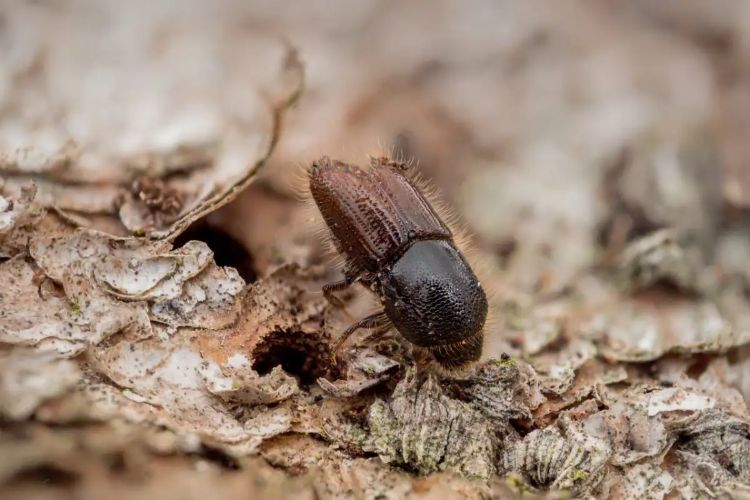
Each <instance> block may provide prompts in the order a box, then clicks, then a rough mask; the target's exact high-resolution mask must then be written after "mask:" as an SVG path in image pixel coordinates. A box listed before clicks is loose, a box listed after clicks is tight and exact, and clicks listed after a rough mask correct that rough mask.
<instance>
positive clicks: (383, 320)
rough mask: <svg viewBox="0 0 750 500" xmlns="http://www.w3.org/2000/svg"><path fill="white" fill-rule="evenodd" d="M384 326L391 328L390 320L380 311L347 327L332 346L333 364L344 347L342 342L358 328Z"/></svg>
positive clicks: (379, 327)
mask: <svg viewBox="0 0 750 500" xmlns="http://www.w3.org/2000/svg"><path fill="white" fill-rule="evenodd" d="M386 326H388V327H390V326H391V320H390V319H389V318H388V316H386V314H385V311H380V312H377V313H375V314H371V315H369V316H367V317H366V318H362V319H361V320H359V321H357V322H356V323H354V324H353V325H351V326H349V328H347V329H346V330H344V333H342V334H341V337H340V338H339V339H338V340H337V341H336V343H335V344H334V345H333V350H332V351H331V355H332V357H333V362H334V364H335V363H336V355H337V354H338V352H339V350H340V349H341V347H342V346H343V345H344V342H346V341H347V339H348V338H349V337H350V336H351V335H352V334H353V333H354V332H356V331H357V330H359V329H360V328H378V329H381V328H385V327H386Z"/></svg>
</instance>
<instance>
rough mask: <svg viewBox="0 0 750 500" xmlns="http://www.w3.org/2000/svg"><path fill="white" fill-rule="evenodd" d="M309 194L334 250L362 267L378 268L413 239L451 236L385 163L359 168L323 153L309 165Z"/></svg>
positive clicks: (408, 183) (406, 180) (419, 196)
mask: <svg viewBox="0 0 750 500" xmlns="http://www.w3.org/2000/svg"><path fill="white" fill-rule="evenodd" d="M310 192H311V193H312V196H313V198H314V200H315V203H316V204H317V206H318V208H319V209H320V212H321V214H322V215H323V218H324V219H325V222H326V225H327V226H328V227H329V228H330V230H331V233H332V234H333V237H334V239H335V240H336V246H337V248H338V250H339V251H340V252H341V253H343V254H345V256H346V257H347V258H348V259H349V260H350V261H351V263H352V264H354V266H355V267H356V268H359V269H362V270H367V271H371V272H377V271H379V270H380V268H381V267H382V266H383V265H384V264H386V263H389V262H391V261H393V259H395V258H396V257H398V255H400V253H402V252H403V251H404V250H405V249H406V247H407V246H408V245H409V244H411V243H413V242H414V241H418V240H424V239H446V240H448V239H450V238H451V232H450V230H449V229H448V227H447V226H446V225H445V224H444V223H443V222H442V221H441V220H440V218H439V217H438V215H437V214H436V213H435V211H434V210H433V209H432V207H431V206H430V204H429V203H428V202H427V200H425V198H424V197H423V196H422V194H421V193H420V192H419V190H418V189H417V188H416V187H415V186H414V185H413V184H412V182H411V180H410V179H409V178H408V177H406V176H405V175H404V174H403V173H401V172H400V171H399V170H397V168H395V167H393V166H391V165H390V164H387V163H385V162H377V161H376V162H375V163H374V164H373V166H372V168H369V169H362V168H359V167H357V166H353V165H348V164H345V163H342V162H338V161H331V160H330V159H328V158H325V157H324V158H322V159H321V160H319V161H317V162H314V163H313V166H312V170H311V175H310Z"/></svg>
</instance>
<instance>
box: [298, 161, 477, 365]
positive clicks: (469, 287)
mask: <svg viewBox="0 0 750 500" xmlns="http://www.w3.org/2000/svg"><path fill="white" fill-rule="evenodd" d="M371 163H372V164H371V166H370V168H359V167H357V166H354V165H348V164H345V163H342V162H339V161H332V160H330V159H329V158H327V157H324V158H322V159H320V160H318V161H316V162H313V165H312V169H311V170H310V192H311V194H312V197H313V199H314V200H315V203H316V205H317V206H318V209H319V210H320V212H321V214H322V215H323V219H324V220H325V223H326V225H327V226H328V228H329V229H330V231H331V234H332V237H333V242H334V244H335V246H336V249H337V250H338V252H339V253H340V254H342V255H343V256H344V259H345V267H344V279H343V280H342V281H339V282H336V283H331V284H329V285H326V286H325V287H323V292H324V294H325V296H326V298H327V299H328V300H329V301H330V302H331V303H333V304H336V305H340V301H339V300H338V298H337V297H336V296H335V295H334V294H333V293H334V292H335V291H338V290H343V289H345V288H347V287H349V286H351V285H352V284H353V283H355V282H360V283H362V284H363V285H365V286H366V287H368V288H369V289H370V290H372V292H373V293H374V294H375V295H376V296H377V297H378V298H379V299H380V302H381V304H382V305H383V310H382V311H380V312H378V313H376V314H373V315H370V316H368V317H366V318H364V319H362V320H360V321H358V322H356V323H355V324H353V325H351V326H350V327H349V328H348V329H347V330H346V331H345V332H344V334H343V335H342V337H341V340H340V341H339V344H338V346H337V348H338V347H339V346H340V345H341V343H342V342H343V341H344V340H345V339H346V338H347V337H348V336H349V335H351V334H352V333H353V332H355V331H356V330H357V329H359V328H379V329H381V328H389V327H391V326H393V327H395V328H396V330H398V331H399V333H401V335H403V336H404V337H405V338H406V339H407V340H409V341H410V342H412V343H413V344H416V345H417V346H420V347H424V348H427V349H428V350H429V351H430V352H431V353H432V355H433V356H434V358H435V360H436V361H437V362H438V363H439V364H440V365H441V366H442V367H444V368H446V369H457V368H461V367H463V366H465V365H467V364H469V363H471V362H473V361H476V360H478V359H479V357H480V355H481V353H482V328H483V327H484V322H485V320H486V318H487V297H486V296H485V293H484V290H483V289H482V287H481V285H480V283H479V280H477V277H476V276H475V274H474V272H473V271H472V269H471V267H470V266H469V264H468V263H467V262H466V259H465V258H464V256H463V255H462V254H461V252H460V251H459V250H458V248H457V247H456V245H455V242H454V237H453V233H452V232H451V230H450V229H449V228H448V226H447V225H446V224H445V223H444V222H443V221H442V220H441V218H440V217H439V216H438V214H437V212H436V211H435V210H434V208H433V207H432V205H430V203H429V202H428V201H427V199H426V198H425V197H424V195H423V194H422V193H421V192H420V190H419V189H418V188H417V186H416V185H415V183H414V182H413V181H412V180H411V178H410V177H408V175H407V173H406V167H405V166H404V165H403V164H401V163H398V162H393V161H390V160H388V159H387V158H378V159H373V160H372V162H371Z"/></svg>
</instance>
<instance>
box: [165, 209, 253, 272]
mask: <svg viewBox="0 0 750 500" xmlns="http://www.w3.org/2000/svg"><path fill="white" fill-rule="evenodd" d="M191 240H199V241H202V242H204V243H205V244H206V245H208V247H209V248H210V249H211V251H213V253H214V260H215V261H216V264H217V265H219V266H222V267H224V266H229V267H233V268H235V269H236V270H237V272H238V273H239V274H240V276H242V279H244V280H245V283H253V282H255V280H256V279H258V273H257V272H256V271H255V265H254V264H255V263H254V261H253V256H252V254H251V253H250V251H249V250H248V249H247V248H245V246H244V245H243V244H242V243H241V242H240V241H238V240H237V239H236V238H235V237H233V236H232V235H231V234H229V233H227V232H226V231H224V230H223V229H221V228H219V227H216V226H214V225H211V224H209V223H208V222H206V221H204V220H199V221H197V222H194V223H193V224H191V225H190V226H189V227H188V228H187V230H185V232H184V233H182V234H181V235H179V236H178V237H177V238H176V239H175V241H174V246H175V248H177V247H181V246H182V245H184V244H185V243H187V242H188V241H191Z"/></svg>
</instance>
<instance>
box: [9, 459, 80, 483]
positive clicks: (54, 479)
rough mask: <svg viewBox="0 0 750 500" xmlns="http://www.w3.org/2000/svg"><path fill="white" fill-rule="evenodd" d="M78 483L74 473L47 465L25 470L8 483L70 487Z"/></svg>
mask: <svg viewBox="0 0 750 500" xmlns="http://www.w3.org/2000/svg"><path fill="white" fill-rule="evenodd" d="M77 481H78V475H77V474H76V473H74V472H71V471H68V470H65V469H62V468H60V467H57V466H55V465H51V464H46V465H39V466H37V467H32V468H28V469H24V470H22V471H20V472H18V473H17V474H16V475H14V476H13V477H12V478H11V479H10V480H9V481H8V482H7V483H6V485H8V484H12V485H22V484H40V483H41V484H46V485H48V486H61V487H70V486H73V485H74V484H75V483H76V482H77Z"/></svg>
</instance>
